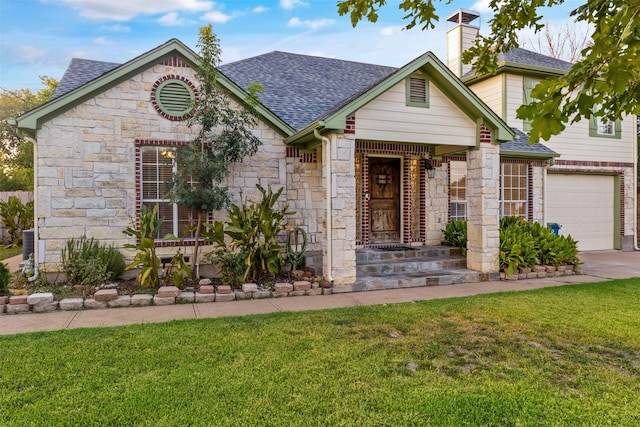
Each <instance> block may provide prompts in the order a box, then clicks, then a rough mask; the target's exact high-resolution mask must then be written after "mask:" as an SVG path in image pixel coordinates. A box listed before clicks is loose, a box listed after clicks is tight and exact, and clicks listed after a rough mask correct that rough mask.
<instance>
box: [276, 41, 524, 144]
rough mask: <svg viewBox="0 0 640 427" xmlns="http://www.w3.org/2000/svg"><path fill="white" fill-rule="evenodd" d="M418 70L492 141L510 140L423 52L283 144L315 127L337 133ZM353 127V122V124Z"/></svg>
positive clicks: (492, 114) (460, 85)
mask: <svg viewBox="0 0 640 427" xmlns="http://www.w3.org/2000/svg"><path fill="white" fill-rule="evenodd" d="M417 72H421V73H422V74H424V75H425V77H426V78H427V79H428V81H429V83H430V84H431V83H433V84H435V85H436V86H437V87H438V89H440V90H441V91H442V92H444V93H445V94H446V95H447V96H448V98H449V99H450V100H451V101H452V102H453V103H454V104H455V105H456V106H457V107H458V108H459V109H460V110H461V111H462V112H463V113H464V114H466V115H467V116H468V117H469V118H471V119H472V120H473V121H477V120H482V121H483V123H484V125H485V126H486V127H487V128H489V129H490V130H491V132H492V135H493V138H494V140H495V141H511V140H513V137H514V133H513V131H512V130H511V129H510V128H509V126H508V125H507V124H506V123H505V122H504V121H503V120H502V119H501V118H500V117H499V116H498V115H497V114H496V113H495V112H493V111H492V110H491V109H490V108H489V107H488V106H487V105H486V104H485V103H484V102H482V101H481V100H480V98H478V96H477V95H476V94H475V93H473V92H472V91H471V89H469V88H468V87H467V86H465V84H464V83H462V81H461V80H460V79H458V78H457V77H456V76H455V75H454V74H453V73H452V72H451V71H450V70H449V69H448V68H447V67H446V66H445V65H444V64H443V63H442V62H440V60H439V59H438V58H436V56H435V55H434V54H433V53H431V52H427V53H425V54H424V55H422V56H420V57H418V58H416V59H414V60H413V61H411V62H410V63H408V64H407V65H405V66H404V67H402V68H400V69H398V70H397V71H396V72H394V73H393V74H391V75H389V76H388V77H387V78H386V79H384V80H382V81H381V82H380V83H378V84H377V85H375V86H374V87H372V88H370V89H369V90H367V91H366V92H363V93H361V94H360V96H357V97H356V98H355V99H353V100H352V101H351V102H348V103H347V104H345V105H342V106H341V107H339V108H338V109H337V110H335V111H333V112H330V113H329V114H327V116H325V117H324V118H323V120H320V121H318V122H315V123H312V124H311V125H309V126H307V127H305V128H304V129H302V130H300V131H298V132H296V133H295V134H294V135H291V136H290V137H288V138H287V139H285V143H287V144H291V145H298V144H304V143H307V142H308V141H309V134H310V133H312V132H313V129H315V127H317V126H322V127H321V128H318V130H320V131H321V132H339V131H341V130H343V129H345V128H346V119H347V117H348V116H350V115H351V114H353V112H354V111H358V110H359V109H361V108H362V107H363V106H365V105H366V104H368V103H369V102H371V101H372V100H374V99H375V98H377V97H378V96H380V95H381V94H383V93H384V92H386V91H388V90H389V89H391V88H392V87H393V86H395V85H396V84H398V83H401V82H403V81H404V80H405V79H407V78H408V77H410V76H412V75H414V74H416V73H417ZM356 126H357V125H356Z"/></svg>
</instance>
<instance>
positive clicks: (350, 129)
mask: <svg viewBox="0 0 640 427" xmlns="http://www.w3.org/2000/svg"><path fill="white" fill-rule="evenodd" d="M344 133H345V134H355V133H356V116H355V115H351V116H349V117H347V124H346V126H345V128H344Z"/></svg>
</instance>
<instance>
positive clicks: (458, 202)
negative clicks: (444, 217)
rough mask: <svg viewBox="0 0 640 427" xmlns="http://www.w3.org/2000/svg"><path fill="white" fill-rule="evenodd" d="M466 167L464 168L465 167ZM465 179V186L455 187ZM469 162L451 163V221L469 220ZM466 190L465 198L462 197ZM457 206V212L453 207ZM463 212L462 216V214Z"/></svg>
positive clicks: (457, 161) (458, 161)
mask: <svg viewBox="0 0 640 427" xmlns="http://www.w3.org/2000/svg"><path fill="white" fill-rule="evenodd" d="M463 166H464V167H463ZM462 179H464V186H461V185H455V186H454V185H453V184H454V183H459V182H461V180H462ZM466 184H467V162H466V161H464V160H451V161H450V162H449V219H450V220H451V221H465V220H466V219H467V185H466ZM460 190H464V197H461V196H460ZM454 205H455V206H456V209H455V212H454V209H453V206H454ZM461 211H462V212H463V214H462V215H460V212H461Z"/></svg>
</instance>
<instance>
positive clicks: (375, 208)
mask: <svg viewBox="0 0 640 427" xmlns="http://www.w3.org/2000/svg"><path fill="white" fill-rule="evenodd" d="M369 218H370V221H371V222H370V224H369V230H370V238H369V242H370V243H371V244H381V243H400V159H394V158H380V157H369Z"/></svg>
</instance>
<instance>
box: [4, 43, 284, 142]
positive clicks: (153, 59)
mask: <svg viewBox="0 0 640 427" xmlns="http://www.w3.org/2000/svg"><path fill="white" fill-rule="evenodd" d="M172 56H178V57H180V59H182V60H183V61H185V63H187V64H188V65H189V66H190V67H192V68H194V69H195V68H197V63H198V55H197V54H196V53H195V52H194V51H193V50H191V49H190V48H188V47H187V46H186V45H184V44H183V43H182V42H180V41H179V40H177V39H171V40H169V41H168V42H166V43H165V44H163V45H160V46H158V47H156V48H155V49H152V50H150V51H148V52H146V53H144V54H142V55H140V56H138V57H137V58H134V59H132V60H131V61H129V62H126V63H125V64H122V65H121V66H119V67H117V68H115V69H114V70H112V71H110V72H108V73H106V74H105V75H103V76H101V77H98V78H97V79H95V80H92V81H90V82H88V83H86V84H84V85H83V86H81V87H79V88H77V89H75V90H72V91H71V92H68V93H66V94H64V95H62V96H61V97H59V98H56V99H54V100H53V101H49V102H47V103H46V104H44V105H41V106H40V107H37V108H35V109H33V110H31V111H28V112H27V113H25V114H23V115H21V116H20V117H17V118H16V119H15V123H16V126H17V127H18V128H20V129H21V130H23V131H26V132H27V133H29V134H31V135H35V134H36V131H37V130H38V129H39V128H40V127H41V126H42V124H43V123H45V122H47V121H49V120H51V119H52V118H54V117H56V116H58V115H60V114H62V113H64V112H65V111H68V110H70V109H72V108H74V107H76V106H77V105H79V104H81V103H83V102H84V101H86V100H88V99H91V98H93V97H95V96H96V95H97V94H99V93H102V92H104V91H105V90H107V89H109V88H111V87H113V86H116V85H118V84H119V83H121V82H123V81H126V80H128V79H130V78H132V77H133V76H135V75H137V74H139V73H141V72H142V71H144V70H146V69H148V68H149V67H150V66H152V65H155V64H158V63H160V62H162V61H163V60H165V59H168V58H170V57H172ZM218 83H219V84H220V85H221V86H222V87H223V88H224V89H226V90H227V91H228V92H229V93H230V94H231V95H233V96H234V97H235V98H236V99H237V100H240V101H241V102H243V100H244V99H246V97H247V93H246V92H245V91H244V90H242V89H241V88H240V87H238V86H237V85H236V84H235V83H233V82H232V81H231V80H229V79H228V78H226V77H225V76H224V75H222V74H221V73H219V74H218ZM255 108H256V111H257V112H258V114H259V115H260V116H261V117H262V118H263V119H264V120H265V122H266V123H267V124H269V125H270V126H272V127H273V128H274V129H276V130H278V131H279V132H281V133H282V134H283V135H291V134H293V133H294V130H293V129H292V128H291V127H290V126H289V125H287V124H286V123H285V122H283V121H282V120H281V119H280V118H278V117H277V116H276V115H275V114H273V113H272V112H271V111H269V109H267V108H266V107H264V106H263V105H262V104H258V105H256V107H255Z"/></svg>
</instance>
